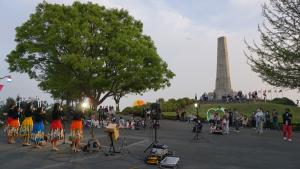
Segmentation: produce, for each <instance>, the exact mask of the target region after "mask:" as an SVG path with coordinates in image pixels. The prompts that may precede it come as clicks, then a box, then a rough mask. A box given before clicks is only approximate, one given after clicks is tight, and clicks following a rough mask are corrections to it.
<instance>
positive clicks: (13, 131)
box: [6, 103, 20, 144]
mask: <svg viewBox="0 0 300 169" xmlns="http://www.w3.org/2000/svg"><path fill="white" fill-rule="evenodd" d="M7 116H8V117H7V128H6V134H7V143H8V144H15V143H16V142H15V136H17V135H18V133H19V127H20V122H19V118H20V108H19V107H18V106H16V103H13V104H12V105H11V106H10V108H9V110H8V112H7Z"/></svg>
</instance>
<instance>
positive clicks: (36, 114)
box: [5, 102, 83, 152]
mask: <svg viewBox="0 0 300 169" xmlns="http://www.w3.org/2000/svg"><path fill="white" fill-rule="evenodd" d="M69 113H70V114H72V122H71V124H70V127H69V130H70V134H69V140H70V141H71V142H72V146H71V147H72V150H73V151H75V152H77V151H80V147H79V145H80V140H81V138H82V136H83V124H82V119H83V111H80V110H76V111H75V110H70V112H69ZM6 115H7V124H6V127H5V132H6V134H7V142H8V144H15V143H16V141H15V139H16V137H19V136H21V137H23V139H24V141H23V146H30V145H31V143H34V147H35V148H40V147H41V146H43V145H46V144H47V141H50V142H51V144H52V150H54V151H58V150H59V149H58V147H57V142H58V141H59V140H62V139H63V138H64V137H65V132H64V126H63V125H62V120H63V117H64V113H63V110H62V107H61V106H60V104H59V103H56V104H54V108H53V111H52V113H51V123H50V128H49V133H45V125H44V122H45V116H46V113H45V110H44V108H43V107H38V108H34V106H33V104H32V103H31V102H29V103H27V104H26V107H25V109H24V110H22V109H21V108H20V107H19V106H17V105H16V104H15V103H13V104H11V105H10V107H9V109H8V111H7V113H6ZM20 121H21V122H20Z"/></svg>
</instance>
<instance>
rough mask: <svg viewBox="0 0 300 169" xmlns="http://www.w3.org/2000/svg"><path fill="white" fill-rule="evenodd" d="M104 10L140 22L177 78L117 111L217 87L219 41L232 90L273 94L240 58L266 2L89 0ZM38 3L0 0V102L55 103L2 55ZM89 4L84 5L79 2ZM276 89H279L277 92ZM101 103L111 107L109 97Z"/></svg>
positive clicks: (291, 93) (292, 93) (127, 100)
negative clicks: (114, 10) (14, 70)
mask: <svg viewBox="0 0 300 169" xmlns="http://www.w3.org/2000/svg"><path fill="white" fill-rule="evenodd" d="M89 1H90V2H93V3H97V4H99V5H104V6H105V7H107V8H119V9H121V8H124V9H126V10H128V11H129V13H130V15H132V16H134V17H135V18H136V19H138V20H141V21H142V22H143V26H144V34H147V35H149V36H151V38H152V39H153V41H154V42H155V45H156V47H157V50H158V53H159V55H160V56H161V58H162V59H163V60H165V61H166V62H167V63H168V65H169V68H170V69H171V70H172V71H173V72H174V73H175V74H176V76H175V77H174V79H172V81H171V87H168V88H165V89H162V90H159V91H156V92H154V91H149V92H147V93H144V94H143V95H141V96H136V95H129V96H125V97H124V98H123V99H122V100H121V108H124V107H126V106H132V104H133V102H134V101H135V100H136V99H142V100H145V101H147V102H154V101H155V100H157V99H158V98H165V99H169V98H182V97H190V98H194V96H195V94H197V95H198V96H199V95H201V94H203V93H204V92H212V91H213V90H214V87H215V78H216V64H217V38H218V37H220V36H226V37H227V43H228V54H229V63H230V66H229V67H230V73H231V84H232V88H233V90H234V91H238V90H242V91H243V92H249V91H254V90H270V89H272V90H274V89H275V88H274V87H272V86H270V85H268V84H266V83H264V82H263V81H262V80H261V79H260V78H259V76H258V74H256V73H254V72H252V71H251V68H250V67H249V66H248V64H247V59H246V57H245V55H244V51H245V50H246V47H245V43H244V39H246V40H247V41H248V42H250V43H252V42H253V41H256V42H258V43H259V33H258V31H257V27H258V24H261V23H262V22H263V21H264V18H263V17H262V15H261V5H262V4H263V3H264V2H267V0H143V1H142V0H89ZM40 2H42V0H0V20H1V26H0V76H4V75H8V74H9V75H12V78H13V81H12V82H11V83H7V82H6V81H5V80H1V81H0V84H4V85H5V86H4V88H3V90H2V91H1V92H0V100H5V99H6V98H7V97H16V96H17V95H20V96H22V97H40V98H41V99H44V100H48V101H50V102H51V101H53V99H52V98H51V96H50V95H49V94H48V93H45V92H43V91H41V90H40V89H39V88H38V86H37V85H38V82H36V81H35V80H32V79H29V78H28V76H27V75H26V74H20V73H11V72H9V70H8V64H7V63H6V62H5V58H6V55H7V54H9V53H10V51H11V50H13V49H14V48H15V46H16V43H15V42H14V38H15V28H16V27H17V26H20V25H21V24H22V23H24V22H25V21H26V20H27V19H29V16H30V14H31V13H34V11H35V7H36V5H37V4H38V3H40ZM47 2H49V3H59V4H62V3H64V4H72V2H73V1H71V0H48V1H47ZM82 2H87V1H82ZM277 90H278V89H277ZM282 96H285V97H289V98H291V99H293V100H296V99H299V93H298V91H296V90H288V89H284V91H283V93H280V94H278V93H272V94H271V93H270V94H268V98H269V99H271V98H274V97H282ZM103 105H114V103H113V102H112V100H110V99H108V100H107V101H105V102H104V103H103Z"/></svg>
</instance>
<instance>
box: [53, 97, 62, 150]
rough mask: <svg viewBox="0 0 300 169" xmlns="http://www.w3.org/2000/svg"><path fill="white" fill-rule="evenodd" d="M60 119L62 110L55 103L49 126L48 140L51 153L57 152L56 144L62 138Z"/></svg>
mask: <svg viewBox="0 0 300 169" xmlns="http://www.w3.org/2000/svg"><path fill="white" fill-rule="evenodd" d="M61 119H63V112H62V108H61V107H60V105H59V103H55V104H54V109H53V112H52V121H51V124H50V140H51V144H52V150H53V151H58V150H59V149H58V148H57V142H58V141H59V140H62V139H63V138H64V130H63V126H62V123H61Z"/></svg>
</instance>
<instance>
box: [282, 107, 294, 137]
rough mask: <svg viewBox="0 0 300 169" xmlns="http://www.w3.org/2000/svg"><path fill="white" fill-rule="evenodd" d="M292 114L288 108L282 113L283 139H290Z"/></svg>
mask: <svg viewBox="0 0 300 169" xmlns="http://www.w3.org/2000/svg"><path fill="white" fill-rule="evenodd" d="M292 117H293V116H292V114H291V113H290V109H286V110H285V113H284V114H283V115H282V120H283V140H287V139H288V141H292Z"/></svg>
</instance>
